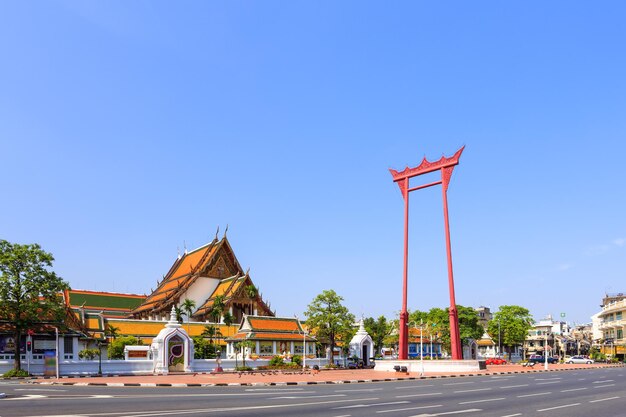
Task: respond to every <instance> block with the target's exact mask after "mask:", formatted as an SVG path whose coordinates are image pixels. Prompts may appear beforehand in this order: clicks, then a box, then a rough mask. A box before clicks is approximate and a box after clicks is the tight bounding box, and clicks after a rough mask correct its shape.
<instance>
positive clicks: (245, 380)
mask: <svg viewBox="0 0 626 417" xmlns="http://www.w3.org/2000/svg"><path fill="white" fill-rule="evenodd" d="M623 366H624V365H621V364H620V365H605V364H591V365H566V364H553V365H549V368H548V371H544V368H543V366H540V365H535V366H534V367H533V368H527V367H523V366H522V365H493V366H488V367H487V369H486V370H481V371H475V372H465V373H449V372H448V373H434V372H429V373H427V374H424V375H423V376H421V375H420V374H419V373H417V372H413V373H398V372H381V371H375V370H373V369H341V370H336V369H333V370H321V371H319V372H317V373H312V372H311V371H307V372H269V371H266V372H261V371H257V372H253V373H246V372H241V373H239V372H224V373H219V374H200V373H197V374H194V373H187V374H170V375H134V376H88V377H67V378H59V379H56V378H54V379H46V378H37V379H32V380H29V381H28V382H29V383H33V384H44V385H97V386H112V387H219V386H274V385H315V384H352V383H362V382H383V381H398V380H415V379H426V378H455V377H471V376H481V375H506V374H517V373H532V372H553V371H566V370H575V369H597V368H611V367H623Z"/></svg>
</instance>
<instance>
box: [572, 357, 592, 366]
mask: <svg viewBox="0 0 626 417" xmlns="http://www.w3.org/2000/svg"><path fill="white" fill-rule="evenodd" d="M565 363H587V364H590V363H593V359H590V358H585V357H584V356H572V357H571V358H568V359H567V360H566V361H565Z"/></svg>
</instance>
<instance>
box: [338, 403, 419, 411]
mask: <svg viewBox="0 0 626 417" xmlns="http://www.w3.org/2000/svg"><path fill="white" fill-rule="evenodd" d="M397 404H409V401H394V402H389V403H374V404H354V405H344V406H341V407H334V408H333V410H344V409H346V408H367V407H380V406H381V405H397Z"/></svg>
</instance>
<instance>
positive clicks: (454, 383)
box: [443, 381, 476, 385]
mask: <svg viewBox="0 0 626 417" xmlns="http://www.w3.org/2000/svg"><path fill="white" fill-rule="evenodd" d="M475 383H476V382H475V381H471V382H452V383H450V384H443V385H467V384H475Z"/></svg>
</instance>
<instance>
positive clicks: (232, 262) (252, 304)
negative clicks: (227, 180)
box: [131, 236, 274, 322]
mask: <svg viewBox="0 0 626 417" xmlns="http://www.w3.org/2000/svg"><path fill="white" fill-rule="evenodd" d="M218 297H219V298H220V299H221V302H222V303H223V304H224V307H225V311H222V314H223V313H225V312H226V311H230V312H231V314H232V315H233V317H234V319H235V321H236V322H239V320H241V318H242V317H243V314H246V313H247V314H251V313H255V312H256V313H258V314H265V315H274V314H273V313H272V311H271V310H270V308H269V306H268V305H267V304H266V303H265V302H264V301H263V300H262V298H261V297H260V296H259V295H258V293H257V290H256V287H254V284H253V283H252V280H251V278H250V275H249V274H248V273H247V272H245V273H244V271H243V269H242V268H241V265H240V264H239V261H237V258H236V257H235V253H234V251H233V249H232V247H231V246H230V243H229V242H228V239H227V238H226V236H224V237H223V238H222V239H221V240H218V239H217V237H216V238H215V239H213V241H212V242H210V243H208V244H206V245H204V246H201V247H200V248H198V249H195V250H193V251H191V252H189V253H185V254H184V255H182V256H179V257H178V259H176V261H175V262H174V264H173V265H172V267H171V268H170V270H169V271H168V273H167V274H166V275H165V276H164V278H163V281H161V282H159V283H158V285H157V288H156V290H154V291H153V292H152V293H151V294H150V295H149V296H148V297H147V298H146V299H145V300H144V302H143V303H142V304H141V305H139V306H138V307H137V308H135V309H134V310H133V311H132V313H131V316H132V317H134V318H143V319H145V318H155V317H164V316H167V315H168V314H169V312H170V311H171V309H172V307H173V306H174V307H180V305H181V304H182V302H183V301H184V300H185V299H186V298H189V299H192V300H193V301H194V302H195V303H196V307H195V309H194V311H193V312H192V316H193V318H194V319H197V320H207V319H209V318H211V312H212V310H213V306H214V304H215V300H216V299H217V298H218Z"/></svg>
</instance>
